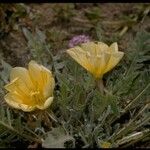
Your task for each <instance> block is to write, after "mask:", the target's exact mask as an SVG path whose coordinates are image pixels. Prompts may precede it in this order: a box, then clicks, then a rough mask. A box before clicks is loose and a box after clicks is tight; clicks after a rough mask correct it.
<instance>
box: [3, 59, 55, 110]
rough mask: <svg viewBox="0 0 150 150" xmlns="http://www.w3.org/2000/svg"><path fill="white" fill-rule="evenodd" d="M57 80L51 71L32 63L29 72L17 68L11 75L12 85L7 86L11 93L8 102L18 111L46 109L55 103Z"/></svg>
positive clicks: (7, 96)
mask: <svg viewBox="0 0 150 150" xmlns="http://www.w3.org/2000/svg"><path fill="white" fill-rule="evenodd" d="M54 87H55V80H54V78H53V76H52V73H51V71H50V70H48V69H46V68H45V67H44V66H42V65H39V64H37V63H36V62H35V61H33V60H32V61H30V62H29V65H28V70H27V69H25V68H23V67H15V68H13V69H12V71H11V73H10V83H9V84H7V85H5V89H6V90H7V91H9V93H8V94H6V95H5V97H4V98H5V100H6V102H7V103H8V104H9V105H10V106H11V107H14V108H16V109H22V110H23V111H26V112H29V111H33V110H35V109H36V108H38V109H42V110H43V109H46V108H47V107H48V106H50V105H51V103H52V101H53V90H54Z"/></svg>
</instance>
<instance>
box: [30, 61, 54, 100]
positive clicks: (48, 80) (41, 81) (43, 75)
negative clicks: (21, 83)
mask: <svg viewBox="0 0 150 150" xmlns="http://www.w3.org/2000/svg"><path fill="white" fill-rule="evenodd" d="M29 73H30V77H31V79H32V81H33V83H34V85H35V86H37V87H38V88H39V90H40V91H41V92H42V93H43V95H44V97H45V98H48V97H49V96H52V92H53V90H54V86H55V81H54V78H53V77H52V73H51V71H50V70H48V69H47V68H45V67H44V66H42V65H39V64H37V63H36V62H35V61H30V63H29ZM35 76H36V78H35Z"/></svg>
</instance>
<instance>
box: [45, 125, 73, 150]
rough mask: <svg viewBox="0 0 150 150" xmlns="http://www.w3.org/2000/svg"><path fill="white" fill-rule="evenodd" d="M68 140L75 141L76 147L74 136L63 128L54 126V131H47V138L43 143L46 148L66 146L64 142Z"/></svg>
mask: <svg viewBox="0 0 150 150" xmlns="http://www.w3.org/2000/svg"><path fill="white" fill-rule="evenodd" d="M67 141H72V142H73V147H74V138H73V137H72V136H70V135H68V134H66V133H65V131H64V130H63V128H61V127H58V128H53V129H52V131H50V132H48V133H47V137H46V139H45V140H44V141H43V143H42V147H44V148H65V146H64V144H65V142H67Z"/></svg>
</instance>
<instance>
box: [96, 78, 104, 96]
mask: <svg viewBox="0 0 150 150" xmlns="http://www.w3.org/2000/svg"><path fill="white" fill-rule="evenodd" d="M96 87H97V88H98V89H99V90H100V92H101V94H104V84H103V80H102V78H100V79H99V80H96Z"/></svg>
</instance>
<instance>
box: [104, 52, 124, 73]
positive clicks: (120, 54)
mask: <svg viewBox="0 0 150 150" xmlns="http://www.w3.org/2000/svg"><path fill="white" fill-rule="evenodd" d="M123 55H124V53H123V52H118V53H114V54H112V55H111V57H110V59H109V62H108V64H107V66H106V69H105V70H104V73H106V72H108V71H110V70H111V69H112V68H114V67H115V66H116V65H117V64H118V62H119V61H120V60H121V59H122V57H123Z"/></svg>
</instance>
